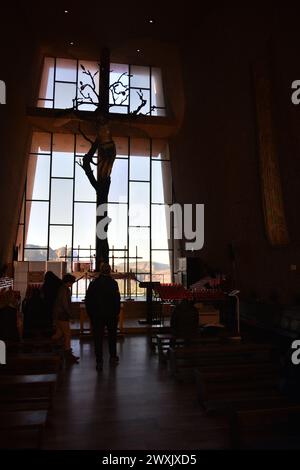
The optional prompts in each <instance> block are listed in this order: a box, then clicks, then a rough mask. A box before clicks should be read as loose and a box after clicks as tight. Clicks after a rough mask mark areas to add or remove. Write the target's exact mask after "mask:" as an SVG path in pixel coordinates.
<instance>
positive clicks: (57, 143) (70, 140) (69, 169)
mask: <svg viewBox="0 0 300 470" xmlns="http://www.w3.org/2000/svg"><path fill="white" fill-rule="evenodd" d="M73 167H74V136H73V135H72V134H53V154H52V176H59V177H73V170H74V168H73Z"/></svg>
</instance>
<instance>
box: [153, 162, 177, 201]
mask: <svg viewBox="0 0 300 470" xmlns="http://www.w3.org/2000/svg"><path fill="white" fill-rule="evenodd" d="M152 202H156V203H164V202H166V203H168V204H171V203H172V183H171V171H170V163H169V162H161V161H152Z"/></svg>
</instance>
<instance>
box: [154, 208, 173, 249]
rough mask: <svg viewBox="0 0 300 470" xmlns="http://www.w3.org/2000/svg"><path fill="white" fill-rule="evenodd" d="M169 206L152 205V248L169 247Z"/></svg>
mask: <svg viewBox="0 0 300 470" xmlns="http://www.w3.org/2000/svg"><path fill="white" fill-rule="evenodd" d="M168 209H169V207H168V206H166V205H162V206H155V205H152V207H151V211H152V220H151V241H152V248H158V249H168V248H170V247H169V244H168V232H167V223H168V224H169V226H170V221H169V210H168Z"/></svg>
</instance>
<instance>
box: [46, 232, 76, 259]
mask: <svg viewBox="0 0 300 470" xmlns="http://www.w3.org/2000/svg"><path fill="white" fill-rule="evenodd" d="M66 245H67V246H68V251H69V249H70V248H71V246H72V227H56V226H50V241H49V247H50V248H51V250H53V253H52V256H51V258H50V256H49V258H50V259H58V260H60V261H62V258H60V257H61V256H65V246H66ZM53 255H54V256H53Z"/></svg>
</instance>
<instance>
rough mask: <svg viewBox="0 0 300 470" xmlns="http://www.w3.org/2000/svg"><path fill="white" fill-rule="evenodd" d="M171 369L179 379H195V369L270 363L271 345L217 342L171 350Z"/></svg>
mask: <svg viewBox="0 0 300 470" xmlns="http://www.w3.org/2000/svg"><path fill="white" fill-rule="evenodd" d="M169 354H170V369H171V373H172V375H173V376H174V377H175V378H177V379H184V378H190V379H191V378H192V377H194V374H193V371H194V369H195V368H199V367H203V366H214V365H219V366H223V365H243V364H248V363H257V362H268V361H270V359H271V355H272V350H271V347H270V346H269V345H263V344H246V343H227V342H219V343H218V342H215V343H211V344H203V345H198V346H192V347H183V348H173V347H172V348H170V352H169Z"/></svg>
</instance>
